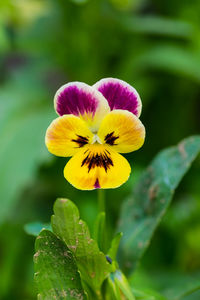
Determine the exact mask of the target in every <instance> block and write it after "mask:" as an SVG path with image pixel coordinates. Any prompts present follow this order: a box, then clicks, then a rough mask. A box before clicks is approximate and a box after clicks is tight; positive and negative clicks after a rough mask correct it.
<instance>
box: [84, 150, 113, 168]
mask: <svg viewBox="0 0 200 300" xmlns="http://www.w3.org/2000/svg"><path fill="white" fill-rule="evenodd" d="M86 152H87V151H86ZM109 154H110V152H109V151H107V150H105V151H104V152H103V153H100V154H98V153H92V154H91V152H89V153H88V155H87V156H86V157H85V158H84V160H83V161H82V164H81V167H83V166H85V165H86V166H87V167H88V173H89V172H90V170H91V169H93V168H95V167H100V168H104V169H105V171H106V172H107V170H108V169H109V168H110V166H113V161H112V159H111V158H110V156H109Z"/></svg>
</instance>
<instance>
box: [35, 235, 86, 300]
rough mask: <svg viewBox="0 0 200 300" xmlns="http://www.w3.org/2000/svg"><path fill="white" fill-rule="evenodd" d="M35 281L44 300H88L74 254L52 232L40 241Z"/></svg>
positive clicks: (38, 241) (37, 251)
mask: <svg viewBox="0 0 200 300" xmlns="http://www.w3.org/2000/svg"><path fill="white" fill-rule="evenodd" d="M35 249H36V253H35V255H34V263H35V271H36V273H35V281H36V283H37V287H38V291H39V295H38V299H40V300H50V299H57V300H61V299H62V300H65V299H66V300H72V299H73V300H78V299H79V300H83V299H86V297H85V294H84V291H83V288H82V286H81V279H80V275H79V273H78V269H77V266H76V263H75V260H74V257H73V254H72V252H71V251H70V250H69V249H68V248H67V246H66V245H65V244H64V243H63V241H61V240H60V239H58V238H57V237H56V236H55V235H54V234H53V233H52V232H51V231H48V230H43V231H41V233H40V235H39V236H38V237H37V239H36V244H35Z"/></svg>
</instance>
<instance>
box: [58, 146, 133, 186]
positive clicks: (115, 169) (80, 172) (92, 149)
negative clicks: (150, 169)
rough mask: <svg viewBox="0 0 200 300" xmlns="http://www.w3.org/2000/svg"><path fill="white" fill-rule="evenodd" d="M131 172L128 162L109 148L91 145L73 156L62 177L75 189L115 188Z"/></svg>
mask: <svg viewBox="0 0 200 300" xmlns="http://www.w3.org/2000/svg"><path fill="white" fill-rule="evenodd" d="M130 172H131V168H130V165H129V163H128V161H127V160H126V159H125V158H124V157H123V156H122V155H120V154H118V153H117V152H115V151H113V150H112V149H110V147H109V146H103V145H99V144H93V145H89V146H86V147H85V148H84V149H82V150H80V151H79V152H78V153H77V154H76V155H74V156H73V157H72V158H71V159H70V160H69V162H68V163H67V165H66V166H65V169H64V177H65V178H66V179H67V180H68V181H69V182H70V183H71V184H72V185H73V186H74V187H76V188H77V189H80V190H93V189H95V188H103V189H109V188H116V187H119V186H120V185H122V184H123V183H124V182H126V181H127V180H128V178H129V175H130Z"/></svg>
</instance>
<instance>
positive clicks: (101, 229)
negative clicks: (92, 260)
mask: <svg viewBox="0 0 200 300" xmlns="http://www.w3.org/2000/svg"><path fill="white" fill-rule="evenodd" d="M104 237H105V212H100V213H99V214H98V216H97V219H96V221H95V224H94V240H96V241H97V243H98V246H99V249H100V250H101V251H104V248H105V243H104V241H105V239H104Z"/></svg>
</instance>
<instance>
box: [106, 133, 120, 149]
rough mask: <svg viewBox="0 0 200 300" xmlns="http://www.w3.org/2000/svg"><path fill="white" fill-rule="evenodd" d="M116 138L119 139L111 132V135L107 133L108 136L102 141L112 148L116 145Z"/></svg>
mask: <svg viewBox="0 0 200 300" xmlns="http://www.w3.org/2000/svg"><path fill="white" fill-rule="evenodd" d="M118 138H119V137H118V136H114V131H113V132H111V133H108V134H107V135H106V136H105V138H104V140H105V142H106V144H109V145H111V146H113V145H117V144H115V141H116V140H117V139H118Z"/></svg>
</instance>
